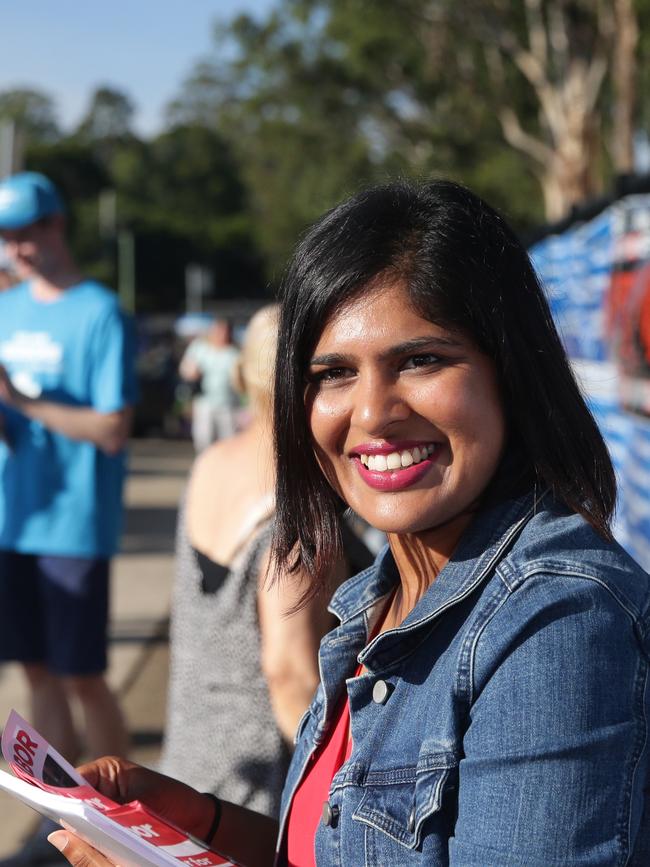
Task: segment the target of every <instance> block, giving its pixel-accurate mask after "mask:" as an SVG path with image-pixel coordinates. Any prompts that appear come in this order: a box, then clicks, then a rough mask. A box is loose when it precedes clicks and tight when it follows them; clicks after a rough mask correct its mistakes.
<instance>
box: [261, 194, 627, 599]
mask: <svg viewBox="0 0 650 867" xmlns="http://www.w3.org/2000/svg"><path fill="white" fill-rule="evenodd" d="M379 275H382V276H387V277H391V278H394V279H395V280H396V281H399V282H401V283H402V284H403V285H404V286H405V287H406V289H407V291H408V292H409V295H410V297H411V300H412V303H413V305H414V307H415V309H416V310H417V311H418V312H419V313H420V315H422V316H423V317H424V318H426V319H428V320H430V321H431V322H435V323H436V324H438V325H441V326H443V327H445V328H450V329H453V330H458V331H460V332H462V333H463V334H464V335H466V336H467V337H469V338H470V339H472V340H473V341H474V342H475V343H476V345H477V346H478V347H479V348H480V349H481V350H482V351H483V352H485V353H486V355H488V356H489V357H490V358H491V359H493V361H494V363H495V366H496V370H497V375H498V377H499V382H500V387H501V394H502V398H503V404H504V409H505V413H506V418H507V422H508V430H509V441H508V455H507V460H508V462H509V466H508V472H507V473H503V474H502V478H501V479H500V480H499V484H500V486H501V487H500V495H504V494H508V493H518V492H519V491H518V490H517V487H519V488H521V487H522V486H526V487H528V486H531V487H532V484H533V482H537V483H538V485H539V486H540V487H541V488H543V489H547V488H549V489H550V490H551V491H552V492H553V494H554V496H555V497H556V498H557V499H558V500H560V501H562V502H564V503H565V504H566V506H567V507H568V508H569V509H570V510H572V511H574V512H577V513H579V514H581V515H583V516H584V518H585V519H586V520H587V521H588V522H589V523H590V524H591V525H592V526H593V527H594V528H595V529H596V530H597V531H598V532H599V533H600V534H601V535H602V536H604V537H606V538H611V532H610V529H609V522H610V519H611V515H612V512H613V509H614V505H615V501H616V482H615V477H614V471H613V468H612V464H611V461H610V458H609V454H608V452H607V448H606V446H605V443H604V442H603V438H602V436H601V434H600V431H599V430H598V427H597V425H596V423H595V421H594V419H593V417H592V415H591V413H590V412H589V410H588V408H587V406H586V404H585V402H584V400H583V398H582V395H581V393H580V390H579V388H578V386H577V384H576V381H575V379H574V376H573V373H572V371H571V368H570V366H569V362H568V360H567V357H566V354H565V352H564V349H563V347H562V344H561V342H560V339H559V337H558V334H557V331H556V329H555V325H554V323H553V320H552V318H551V313H550V310H549V307H548V304H547V302H546V299H545V297H544V293H543V291H542V289H541V286H540V284H539V281H538V279H537V276H536V274H535V272H534V269H533V267H532V265H531V263H530V260H529V258H528V255H527V253H526V250H525V249H524V248H523V247H522V245H521V244H520V242H519V241H518V239H517V238H516V236H515V234H514V233H513V231H512V230H511V229H510V227H509V226H508V225H507V223H506V222H505V221H504V220H503V218H502V217H501V216H500V215H499V214H497V213H496V211H494V210H493V209H492V208H491V207H490V206H489V205H487V204H486V203H485V202H483V201H482V200H481V199H480V198H479V197H478V196H476V195H474V194H473V193H472V192H470V191H469V190H467V189H465V188H464V187H462V186H459V185H458V184H455V183H452V182H450V181H432V182H430V183H427V184H424V185H420V186H418V185H414V184H410V183H406V182H397V183H392V184H388V185H385V186H380V187H374V188H371V189H369V190H367V191H365V192H362V193H360V194H358V195H356V196H354V197H353V198H351V199H349V200H348V201H346V202H343V203H342V204H341V205H339V206H338V207H336V208H334V209H333V210H331V211H329V212H328V213H327V214H325V216H323V217H322V218H321V219H320V220H319V221H318V222H317V223H316V224H315V225H314V226H313V227H312V228H311V229H310V230H309V231H308V232H307V234H306V235H305V237H304V238H303V240H302V241H301V243H300V244H299V245H298V247H297V249H296V251H295V254H294V257H293V260H292V262H291V264H290V266H289V268H288V270H287V273H286V275H285V279H284V281H283V285H282V290H281V304H282V307H281V316H280V332H279V340H278V346H279V350H278V355H277V363H276V377H275V408H274V413H275V444H276V460H277V482H276V486H277V487H276V495H277V500H276V502H277V518H276V529H275V537H274V542H273V555H274V560H275V563H276V565H277V566H278V567H279V568H286V566H287V565H289V568H292V569H301V570H302V571H304V572H305V573H306V574H307V575H308V576H309V577H310V579H311V586H312V588H313V591H314V592H317V590H318V589H319V588H320V587H321V586H322V585H323V583H324V582H325V580H326V576H327V574H328V570H329V569H330V567H331V564H332V563H333V562H334V560H335V558H336V557H337V556H338V555H339V554H340V551H341V543H340V536H339V529H338V527H339V515H340V513H341V511H342V510H343V509H344V508H345V504H344V503H343V502H342V501H341V500H340V498H339V497H338V495H337V494H336V493H335V492H334V491H333V490H332V488H331V487H330V485H329V484H328V483H327V481H326V479H325V477H324V475H323V473H322V472H321V470H320V467H319V465H318V463H317V461H316V458H315V456H314V451H313V445H312V440H311V433H310V430H309V424H308V420H307V414H306V411H305V403H304V392H305V374H306V372H307V369H308V366H309V359H310V357H311V354H312V352H313V349H314V347H315V345H316V343H317V341H318V339H319V337H320V334H321V331H322V329H323V326H324V324H325V323H326V321H327V319H328V317H329V316H330V314H331V313H332V312H333V311H334V310H336V309H338V308H339V306H340V305H341V304H342V303H344V302H346V301H348V300H349V299H351V298H353V297H355V296H357V295H360V294H362V293H363V292H364V290H365V289H367V287H368V286H369V284H371V283H372V282H373V280H374V279H375V278H377V277H378V276H379ZM508 487H509V488H510V491H509V490H508Z"/></svg>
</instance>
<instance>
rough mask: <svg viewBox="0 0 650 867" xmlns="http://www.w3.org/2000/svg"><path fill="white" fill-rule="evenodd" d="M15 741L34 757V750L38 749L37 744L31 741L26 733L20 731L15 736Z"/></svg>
mask: <svg viewBox="0 0 650 867" xmlns="http://www.w3.org/2000/svg"><path fill="white" fill-rule="evenodd" d="M16 740H17V741H18V743H20V744H22V745H23V746H24V747H25V748H26V749H28V750H29V752H30V753H31V754H32V755H33V756H35V755H36V750H37V749H38V744H37V742H36V741H33V740H32V739H31V738H30V736H29V735H28V734H27V732H25V731H23V730H22V729H21V730H20V731H19V732H18V734H17V735H16Z"/></svg>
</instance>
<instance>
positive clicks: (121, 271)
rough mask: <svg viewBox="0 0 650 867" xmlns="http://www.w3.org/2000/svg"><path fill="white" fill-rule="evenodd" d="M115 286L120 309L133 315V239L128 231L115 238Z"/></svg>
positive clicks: (121, 232)
mask: <svg viewBox="0 0 650 867" xmlns="http://www.w3.org/2000/svg"><path fill="white" fill-rule="evenodd" d="M117 285H118V294H119V296H120V301H121V303H122V307H123V308H124V309H125V310H126V311H127V312H128V313H135V239H134V237H133V232H131V231H130V230H129V229H120V231H119V233H118V236H117Z"/></svg>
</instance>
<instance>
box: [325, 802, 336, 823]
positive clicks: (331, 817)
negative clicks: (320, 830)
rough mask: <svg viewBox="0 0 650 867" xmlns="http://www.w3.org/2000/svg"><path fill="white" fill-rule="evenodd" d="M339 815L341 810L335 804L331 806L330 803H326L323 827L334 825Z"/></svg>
mask: <svg viewBox="0 0 650 867" xmlns="http://www.w3.org/2000/svg"><path fill="white" fill-rule="evenodd" d="M338 814H339V808H338V807H337V806H335V805H334V804H330V802H329V801H325V803H324V804H323V813H322V820H323V825H333V824H334V822H335V820H336V817H337V816H338Z"/></svg>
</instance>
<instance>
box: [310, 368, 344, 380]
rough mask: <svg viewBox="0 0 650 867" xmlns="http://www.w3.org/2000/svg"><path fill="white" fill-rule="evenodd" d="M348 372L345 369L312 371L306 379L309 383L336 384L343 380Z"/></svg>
mask: <svg viewBox="0 0 650 867" xmlns="http://www.w3.org/2000/svg"><path fill="white" fill-rule="evenodd" d="M349 373H350V371H349V370H348V369H347V368H346V367H328V368H326V369H325V370H315V371H312V372H311V373H310V374H309V376H308V378H309V381H310V382H316V383H319V382H336V381H337V380H339V379H344V378H345V377H346V376H348V375H349Z"/></svg>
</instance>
